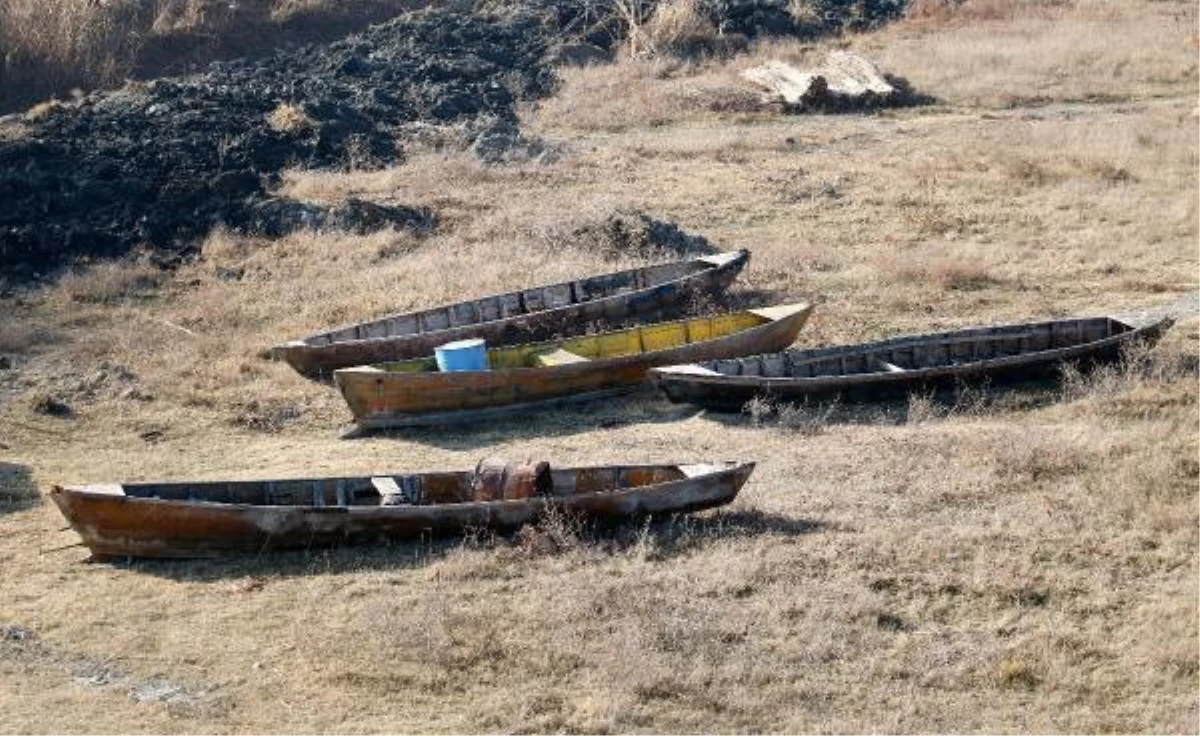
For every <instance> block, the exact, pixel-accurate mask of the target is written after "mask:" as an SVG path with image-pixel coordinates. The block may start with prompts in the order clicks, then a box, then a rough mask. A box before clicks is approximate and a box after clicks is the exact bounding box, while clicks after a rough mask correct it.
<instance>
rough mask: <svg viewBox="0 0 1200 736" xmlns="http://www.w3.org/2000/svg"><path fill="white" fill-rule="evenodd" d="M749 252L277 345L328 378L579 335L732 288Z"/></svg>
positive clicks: (299, 365)
mask: <svg viewBox="0 0 1200 736" xmlns="http://www.w3.org/2000/svg"><path fill="white" fill-rule="evenodd" d="M749 260H750V251H748V250H738V251H730V252H726V253H717V254H715V255H709V256H700V257H698V258H692V259H689V260H683V261H674V262H672V263H663V264H660V265H656V266H647V267H644V268H634V269H630V270H627V271H617V272H615V273H607V274H602V275H599V276H591V277H588V278H584V279H579V280H578V281H569V282H564V283H561V284H551V285H549V286H538V287H534V288H531V289H525V290H523V291H515V292H511V293H507V294H496V295H492V296H485V297H481V298H479V299H473V300H471V301H467V302H462V303H460V304H450V305H446V306H441V307H435V308H433V309H426V310H424V311H419V312H409V313H406V314H392V315H388V316H386V317H380V318H379V319H376V320H372V321H369V322H360V323H358V324H353V325H347V326H345V327H339V328H337V329H333V330H329V331H328V332H321V333H318V334H315V335H309V336H308V337H305V338H301V339H299V340H293V341H291V342H288V343H285V344H283V345H278V346H276V347H274V348H272V350H271V352H272V355H274V356H275V357H276V358H280V359H283V360H286V361H287V362H288V364H289V365H291V366H292V367H293V368H295V369H296V370H297V371H298V372H300V373H301V374H303V375H305V376H309V377H310V378H328V377H329V374H330V373H332V372H333V371H334V370H335V369H337V368H346V367H349V366H354V365H365V364H367V363H379V362H383V361H389V360H404V359H406V358H418V357H422V356H425V355H430V354H432V353H433V349H434V348H435V347H437V346H438V345H443V344H445V343H448V342H453V341H455V340H461V339H465V338H472V337H477V338H483V339H484V340H486V341H487V342H488V344H490V345H493V346H500V345H513V344H517V343H524V342H534V341H537V340H548V339H550V338H553V337H555V336H566V335H577V334H580V333H582V332H583V331H584V330H585V329H586V328H587V326H588V324H589V323H591V322H595V321H598V320H605V321H610V322H620V321H622V320H626V319H633V318H637V319H647V318H654V317H662V316H668V315H670V314H671V313H672V312H673V311H676V312H678V311H680V310H681V309H682V308H684V307H686V305H687V303H688V301H689V300H691V299H693V298H694V297H696V296H697V295H701V294H717V293H720V292H722V291H724V290H725V289H727V288H728V287H729V285H730V284H731V283H733V280H734V278H736V277H737V275H738V273H739V272H741V270H742V268H744V267H745V265H746V264H747V263H748V262H749Z"/></svg>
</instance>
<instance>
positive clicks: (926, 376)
mask: <svg viewBox="0 0 1200 736" xmlns="http://www.w3.org/2000/svg"><path fill="white" fill-rule="evenodd" d="M1171 324H1172V323H1171V320H1169V319H1168V320H1160V321H1156V322H1153V323H1151V324H1145V325H1141V326H1135V325H1133V324H1130V323H1127V322H1123V321H1121V320H1119V319H1115V318H1112V317H1092V318H1079V319H1060V320H1050V321H1044V322H1028V323H1021V324H1010V325H999V326H994V327H974V328H970V329H965V330H954V331H950V332H939V333H932V334H925V335H909V336H904V337H894V338H890V339H887V340H881V341H878V342H871V343H865V344H861V345H843V346H838V347H828V348H818V349H814V350H791V351H787V352H782V353H774V354H767V355H755V356H750V357H745V358H737V359H733V360H714V361H707V362H701V363H693V364H690V365H673V366H665V367H662V368H656V369H654V370H652V371H651V372H650V375H651V377H652V379H653V381H654V383H655V384H656V385H657V386H658V387H659V388H660V389H661V390H662V391H663V393H665V394H666V395H667V398H669V399H670V400H671V401H675V402H688V403H692V404H697V405H699V406H703V407H706V408H709V409H713V410H717V411H740V410H741V409H742V407H744V406H745V404H746V402H748V401H750V400H751V399H753V398H755V397H759V398H763V399H767V400H777V401H781V402H796V401H805V400H807V399H811V398H817V399H819V398H823V397H839V398H841V399H843V400H860V399H862V400H870V399H876V398H889V397H892V396H895V395H902V394H904V393H907V392H909V391H913V390H925V389H937V388H938V387H941V386H946V385H950V386H953V385H955V384H957V383H959V382H964V381H987V382H989V383H994V384H1004V383H1013V382H1020V381H1032V380H1043V379H1046V378H1048V377H1049V378H1053V377H1054V376H1055V375H1056V374H1057V373H1058V372H1059V371H1060V369H1061V366H1062V365H1063V364H1064V363H1076V364H1079V365H1080V366H1081V367H1084V368H1086V367H1088V366H1090V365H1094V364H1097V363H1103V362H1111V361H1114V360H1116V359H1117V358H1119V357H1120V354H1121V350H1122V349H1123V348H1125V347H1126V346H1128V345H1130V344H1132V343H1135V342H1139V341H1145V342H1153V341H1154V340H1157V339H1158V338H1159V337H1160V336H1161V335H1162V333H1163V332H1164V331H1166V329H1167V328H1168V327H1170V325H1171Z"/></svg>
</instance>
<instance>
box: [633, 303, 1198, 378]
mask: <svg viewBox="0 0 1200 736" xmlns="http://www.w3.org/2000/svg"><path fill="white" fill-rule="evenodd" d="M1099 320H1109V321H1112V322H1116V323H1118V324H1121V325H1124V326H1126V327H1128V328H1130V329H1128V330H1126V331H1124V332H1120V333H1117V334H1114V335H1109V336H1108V337H1104V338H1101V339H1099V340H1092V341H1089V342H1083V343H1077V344H1075V345H1066V346H1063V347H1057V348H1046V349H1041V350H1031V351H1029V352H1025V353H1018V354H1015V355H1004V356H999V357H992V358H983V359H979V360H973V361H970V362H965V363H945V364H940V365H933V366H924V367H920V368H904V369H903V370H902V371H900V372H894V371H888V370H873V371H866V372H860V373H843V374H840V375H824V376H762V375H757V376H753V375H752V376H747V375H736V376H733V375H726V374H718V375H708V374H700V373H696V372H692V371H687V370H679V369H688V368H696V367H700V368H705V367H707V364H712V363H714V362H716V361H711V360H709V361H700V362H697V363H683V364H677V365H671V366H660V367H657V368H651V369H650V375H651V378H652V380H653V381H654V382H655V383H656V384H662V383H674V384H695V385H710V386H763V387H768V388H769V387H774V386H822V385H833V384H862V383H906V382H910V381H917V380H920V379H922V378H925V377H929V376H935V375H948V374H955V373H968V372H973V371H979V370H981V369H987V368H1004V367H1009V366H1015V365H1020V364H1022V363H1035V362H1039V361H1045V360H1058V359H1064V358H1066V357H1069V356H1070V355H1072V354H1074V353H1087V352H1092V351H1096V350H1103V349H1105V348H1108V347H1110V346H1111V345H1114V344H1117V343H1120V342H1125V341H1128V340H1131V339H1136V338H1137V337H1139V336H1141V335H1144V334H1146V333H1151V332H1156V331H1159V330H1165V329H1168V328H1169V327H1170V326H1171V325H1172V324H1173V323H1174V320H1172V319H1170V318H1163V319H1160V320H1157V321H1155V322H1153V323H1149V324H1145V325H1141V326H1135V325H1132V324H1130V323H1129V322H1127V321H1125V320H1121V319H1117V318H1115V317H1107V316H1106V317H1081V318H1071V319H1062V320H1046V321H1041V322H1029V323H1012V324H1007V325H996V326H994V327H973V328H964V329H961V330H948V331H945V332H937V333H925V334H915V335H901V336H897V337H893V338H886V339H884V340H877V341H872V342H868V343H859V344H850V345H844V346H842V345H839V346H831V347H830V348H813V349H812V350H811V351H801V352H816V351H822V350H829V351H830V352H829V353H828V354H826V355H819V356H809V357H810V358H811V359H813V360H819V359H824V358H836V357H838V355H839V354H845V355H860V354H862V353H864V352H868V351H874V350H881V349H895V348H904V347H906V346H907V345H909V344H920V343H934V344H936V343H937V339H938V338H945V337H949V336H954V335H960V334H963V333H967V332H971V331H975V330H978V331H980V335H979V336H980V337H985V336H986V332H985V331H986V330H989V329H995V328H1002V327H1029V328H1034V327H1038V326H1042V325H1051V324H1059V323H1063V322H1087V321H1099ZM997 338H998V339H1012V338H1005V337H1004V336H1003V335H997ZM843 348H844V349H845V350H844V351H843V350H842V349H843ZM789 352H791V351H780V352H776V353H763V354H759V355H748V356H745V357H744V358H741V359H742V360H745V359H752V358H762V357H767V356H778V355H787V354H789ZM733 360H738V359H737V358H735V359H733Z"/></svg>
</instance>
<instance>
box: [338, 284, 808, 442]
mask: <svg viewBox="0 0 1200 736" xmlns="http://www.w3.org/2000/svg"><path fill="white" fill-rule="evenodd" d="M810 311H812V307H811V306H809V305H808V304H791V305H787V306H779V307H769V308H764V309H751V310H747V311H742V312H731V313H728V314H721V315H717V316H713V317H697V318H693V319H687V320H679V321H675V322H660V323H658V324H653V325H644V326H641V327H633V328H630V329H625V330H618V331H615V332H602V333H599V334H595V335H585V336H583V337H575V338H570V339H567V340H555V341H550V342H542V343H533V344H530V345H517V346H514V347H508V348H496V349H493V350H489V351H487V357H488V365H489V366H490V369H489V370H483V371H459V372H444V373H443V372H439V371H438V370H437V365H436V363H435V361H434V359H433V358H432V357H427V358H422V359H419V360H408V361H401V362H396V363H379V364H376V365H371V366H356V367H354V368H344V369H341V370H337V371H334V374H333V375H334V381H335V382H336V383H337V386H338V388H339V389H341V391H342V396H344V397H345V399H346V403H347V404H349V405H350V411H351V412H352V413H353V414H354V421H355V422H356V423H357V425H358V427H359V429H381V428H385V427H405V426H422V425H426V426H427V425H436V424H450V423H456V422H467V421H475V420H479V419H486V418H490V417H493V416H498V415H503V414H507V413H511V412H516V411H524V410H528V409H535V408H539V407H543V406H547V405H550V404H556V403H561V402H564V401H579V400H586V399H589V398H596V397H598V396H603V395H608V394H612V393H615V392H619V391H628V390H630V389H632V388H636V387H637V386H638V385H639V384H642V383H644V382H645V380H646V372H647V371H648V370H649V369H650V368H652V367H654V366H656V365H670V364H673V363H679V362H682V361H687V360H707V359H711V358H725V357H732V356H735V355H753V354H755V353H760V352H764V351H768V350H781V349H783V348H785V347H787V346H788V345H790V344H792V341H794V340H795V339H796V334H797V333H798V332H799V331H800V328H801V327H803V326H804V322H805V320H806V319H807V318H808V315H809V312H810Z"/></svg>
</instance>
